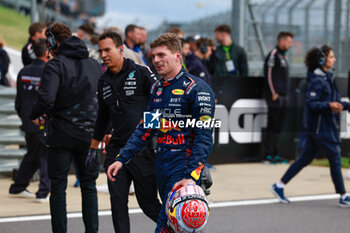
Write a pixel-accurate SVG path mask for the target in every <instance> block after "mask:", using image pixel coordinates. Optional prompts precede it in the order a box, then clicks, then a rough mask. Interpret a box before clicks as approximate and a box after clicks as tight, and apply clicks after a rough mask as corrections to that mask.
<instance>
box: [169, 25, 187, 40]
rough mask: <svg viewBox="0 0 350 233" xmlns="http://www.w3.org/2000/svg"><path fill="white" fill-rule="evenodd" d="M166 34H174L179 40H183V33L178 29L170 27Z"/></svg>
mask: <svg viewBox="0 0 350 233" xmlns="http://www.w3.org/2000/svg"><path fill="white" fill-rule="evenodd" d="M168 32H170V33H174V34H176V35H177V37H179V38H180V39H184V38H185V32H184V31H183V30H182V29H181V28H179V27H171V28H170V29H169V30H168Z"/></svg>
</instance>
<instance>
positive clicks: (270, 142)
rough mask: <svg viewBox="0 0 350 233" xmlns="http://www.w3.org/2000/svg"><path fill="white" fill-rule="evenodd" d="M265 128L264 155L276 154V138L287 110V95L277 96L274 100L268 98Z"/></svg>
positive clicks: (277, 138) (278, 135)
mask: <svg viewBox="0 0 350 233" xmlns="http://www.w3.org/2000/svg"><path fill="white" fill-rule="evenodd" d="M266 102H267V105H268V115H267V128H266V138H265V156H267V155H271V156H275V155H278V153H279V151H278V149H279V148H278V140H279V137H280V134H281V131H282V128H283V123H284V119H285V115H286V110H287V108H286V107H287V97H285V96H279V97H278V99H277V100H276V101H274V102H273V101H272V100H270V99H268V100H267V101H266Z"/></svg>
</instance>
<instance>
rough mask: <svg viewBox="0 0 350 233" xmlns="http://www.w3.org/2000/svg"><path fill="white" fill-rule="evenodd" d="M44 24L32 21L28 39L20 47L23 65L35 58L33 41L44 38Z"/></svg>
mask: <svg viewBox="0 0 350 233" xmlns="http://www.w3.org/2000/svg"><path fill="white" fill-rule="evenodd" d="M45 30H46V25H45V24H43V23H41V22H36V23H32V24H31V25H30V27H29V30H28V32H29V36H30V37H29V39H28V42H27V44H26V45H24V46H23V48H22V63H23V65H24V66H26V65H29V64H30V63H32V61H33V60H34V59H35V58H36V56H35V53H34V51H33V43H34V41H36V40H38V39H45V38H46V36H45Z"/></svg>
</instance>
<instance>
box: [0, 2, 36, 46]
mask: <svg viewBox="0 0 350 233" xmlns="http://www.w3.org/2000/svg"><path fill="white" fill-rule="evenodd" d="M29 25H30V18H28V17H26V16H24V15H21V14H19V13H17V12H16V11H15V10H12V9H9V8H5V7H2V6H0V36H1V37H2V38H3V39H4V40H5V44H6V45H7V46H9V47H13V48H16V49H21V48H22V47H23V45H25V44H26V43H27V40H28V37H29V35H28V28H29Z"/></svg>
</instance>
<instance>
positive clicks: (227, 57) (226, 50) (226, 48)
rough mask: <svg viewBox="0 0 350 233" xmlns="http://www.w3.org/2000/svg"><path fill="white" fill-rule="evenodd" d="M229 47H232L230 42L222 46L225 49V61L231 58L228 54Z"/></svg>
mask: <svg viewBox="0 0 350 233" xmlns="http://www.w3.org/2000/svg"><path fill="white" fill-rule="evenodd" d="M231 47H232V44H230V45H229V46H222V49H223V50H224V51H225V55H226V60H227V61H229V60H231V56H230V48H231Z"/></svg>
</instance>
